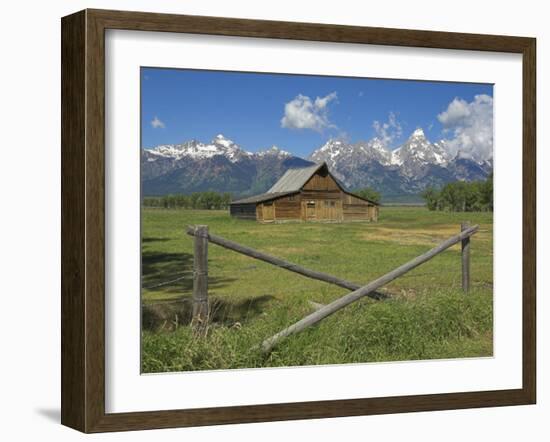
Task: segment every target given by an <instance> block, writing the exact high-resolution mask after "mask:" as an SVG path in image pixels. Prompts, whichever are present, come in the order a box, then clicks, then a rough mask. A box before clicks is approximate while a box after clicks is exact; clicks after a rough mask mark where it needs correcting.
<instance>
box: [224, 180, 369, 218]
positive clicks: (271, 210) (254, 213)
mask: <svg viewBox="0 0 550 442" xmlns="http://www.w3.org/2000/svg"><path fill="white" fill-rule="evenodd" d="M231 215H232V216H236V217H238V218H244V219H257V220H258V221H260V222H263V223H271V222H286V221H303V222H307V221H320V222H323V221H329V222H340V221H377V220H378V206H376V205H374V204H372V203H370V202H368V201H365V200H363V199H361V198H358V197H356V196H354V195H350V194H349V193H347V192H346V191H343V190H342V189H341V188H340V186H339V185H338V183H337V182H336V181H335V180H334V178H332V176H331V175H330V174H329V173H328V172H323V171H319V172H317V173H316V174H315V175H313V176H312V177H311V178H310V179H309V180H308V181H307V183H306V184H304V186H303V187H302V189H301V191H300V192H299V193H296V194H294V195H287V196H282V197H280V198H277V199H274V200H272V201H263V202H259V203H247V204H233V205H231Z"/></svg>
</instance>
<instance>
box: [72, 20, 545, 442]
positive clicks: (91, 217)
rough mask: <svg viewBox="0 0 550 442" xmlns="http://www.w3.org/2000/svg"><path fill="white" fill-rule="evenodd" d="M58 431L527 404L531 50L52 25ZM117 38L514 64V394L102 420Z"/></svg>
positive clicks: (154, 25)
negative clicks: (55, 33) (109, 133)
mask: <svg viewBox="0 0 550 442" xmlns="http://www.w3.org/2000/svg"><path fill="white" fill-rule="evenodd" d="M61 24H62V47H61V50H62V129H61V133H62V178H61V180H62V181H61V182H62V272H61V273H62V275H61V276H62V303H61V318H62V335H61V348H62V370H61V372H62V393H61V399H62V402H61V421H62V423H63V424H64V425H67V426H69V427H72V428H75V429H78V430H80V431H83V432H102V431H121V430H141V429H151V428H168V427H184V426H197V425H215V424H229V423H244V422H262V421H281V420H289V419H311V418H325V417H337V416H357V415H369V414H382V413H403V412H412V411H428V410H446V409H459V408H473V407H492V406H505V405H521V404H534V403H535V400H536V345H535V344H536V336H535V329H536V323H535V319H536V315H535V313H536V310H535V287H536V285H535V284H536V218H535V216H536V187H535V186H536V176H535V173H536V149H535V147H536V96H535V91H536V81H535V80H536V61H535V57H536V40H535V39H533V38H525V37H511V36H496V35H476V34H459V33H448V32H432V31H417V30H404V29H384V28H368V27H356V26H340V25H325V24H311V23H291V22H277V21H263V20H261V21H260V20H241V19H231V18H216V17H199V16H185V15H168V14H153V13H141V12H122V11H106V10H84V11H81V12H78V13H75V14H73V15H70V16H67V17H64V18H63V19H62V23H61ZM106 29H123V30H139V31H157V32H158V31H161V32H176V33H192V34H211V35H221V36H240V37H261V38H273V39H291V40H305V41H323V42H335V43H357V44H376V45H390V46H404V47H418V48H440V49H457V50H476V51H494V52H507V53H518V54H521V55H522V58H523V61H522V62H523V92H522V94H523V294H522V302H523V313H522V314H523V318H522V319H523V337H522V342H523V354H522V358H523V360H522V367H523V385H522V388H519V389H512V390H497V391H475V392H456V393H445V394H429V395H413V396H400V397H379V398H362V399H346V400H331V401H316V402H298V403H296V402H293V403H282V404H270V405H248V406H230V407H218V408H200V409H182V410H169V411H146V412H133V413H114V414H110V413H106V412H105V389H106V386H105V299H104V297H105V266H104V263H105V192H106V189H105V159H104V158H105V30H106Z"/></svg>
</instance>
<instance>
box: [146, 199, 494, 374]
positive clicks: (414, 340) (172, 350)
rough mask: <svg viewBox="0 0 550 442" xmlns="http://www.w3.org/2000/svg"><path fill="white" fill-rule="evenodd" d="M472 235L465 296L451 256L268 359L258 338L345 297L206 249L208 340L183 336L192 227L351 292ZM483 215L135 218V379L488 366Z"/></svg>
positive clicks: (487, 238)
mask: <svg viewBox="0 0 550 442" xmlns="http://www.w3.org/2000/svg"><path fill="white" fill-rule="evenodd" d="M464 220H467V221H470V222H471V223H473V224H480V231H479V232H478V233H477V234H475V235H474V236H473V237H472V242H471V265H472V267H471V278H472V290H471V292H470V293H469V294H467V295H466V294H464V293H463V292H462V290H461V263H460V245H456V246H453V247H452V248H450V249H448V250H447V251H445V252H443V253H442V254H440V255H438V256H436V257H435V258H434V259H432V260H431V261H429V262H427V263H425V264H423V265H421V266H420V267H418V268H416V269H415V270H413V271H411V272H409V273H407V274H405V275H404V276H402V277H400V278H398V279H397V280H395V281H393V282H392V283H390V284H388V285H387V286H386V287H384V288H383V289H381V290H380V291H381V292H384V293H386V294H389V295H391V298H390V299H387V300H384V301H374V300H371V299H369V298H364V299H362V300H360V301H358V302H356V303H355V304H352V305H350V306H348V307H346V308H344V309H342V310H340V311H338V312H337V313H335V314H334V315H332V316H330V317H328V318H326V319H325V320H323V321H322V322H321V323H319V324H318V325H316V326H314V327H311V328H310V329H308V330H306V331H304V332H302V333H299V334H297V335H294V336H291V337H289V338H287V339H285V340H283V341H282V342H281V343H280V344H279V345H278V346H277V347H276V348H275V349H274V350H273V351H272V352H271V353H270V354H269V355H264V354H262V353H261V352H260V351H259V350H257V349H254V347H255V346H257V345H258V344H260V343H261V342H262V341H263V340H264V339H265V338H268V337H270V336H272V335H273V334H275V333H276V332H278V331H280V330H282V329H283V328H285V327H287V326H289V325H291V324H293V323H294V322H296V321H298V320H299V319H301V318H302V317H304V316H306V315H307V314H309V313H311V312H312V311H313V308H312V306H311V304H310V302H309V301H313V302H316V303H322V304H326V303H329V302H331V301H333V300H335V299H337V298H338V297H340V296H343V295H344V294H346V293H347V291H346V290H345V289H342V288H340V287H336V286H333V285H330V284H327V283H324V282H320V281H315V280H312V279H308V278H306V277H303V276H300V275H297V274H294V273H291V272H288V271H286V270H282V269H278V268H276V267H274V266H271V265H269V264H266V263H263V262H260V261H257V260H254V259H252V258H249V257H246V256H243V255H240V254H237V253H235V252H232V251H230V250H226V249H223V248H221V247H219V246H216V245H213V244H210V245H209V258H208V266H209V269H208V270H209V299H210V301H211V311H212V312H211V318H212V322H211V324H210V326H209V330H208V334H207V336H206V337H205V338H202V339H201V338H197V337H195V336H194V335H193V333H192V332H191V330H190V327H189V321H190V309H191V303H190V299H191V292H192V285H193V282H192V267H193V239H192V238H191V237H190V236H188V235H186V234H185V233H184V228H185V226H187V225H191V224H207V225H208V226H209V229H210V232H212V233H215V234H217V235H220V236H223V237H225V238H227V239H231V240H233V241H237V242H239V243H241V244H244V245H247V246H250V247H253V248H257V249H258V250H261V251H264V252H267V253H270V254H272V255H276V256H279V257H282V258H284V259H287V260H289V261H291V262H294V263H297V264H300V265H303V266H305V267H308V268H311V269H314V270H319V271H322V272H326V273H329V274H332V275H335V276H339V277H341V278H344V279H347V280H349V281H353V282H356V283H359V284H366V283H368V282H369V281H371V280H373V279H375V278H377V277H379V276H381V275H383V274H385V273H387V272H388V271H390V270H392V269H394V268H395V267H397V266H399V265H401V264H403V263H405V262H407V261H408V260H410V259H412V258H414V257H416V256H417V255H419V254H421V253H423V252H425V251H427V250H428V249H430V248H432V247H434V246H435V245H436V244H437V243H438V242H440V241H442V240H444V239H446V238H448V237H450V236H452V235H454V234H456V233H458V232H459V230H460V222H461V221H464ZM492 263H493V237H492V213H487V212H483V213H450V212H430V211H428V210H427V209H425V208H423V207H381V209H380V219H379V221H378V222H377V223H341V224H317V223H307V224H306V223H287V224H259V223H256V222H254V221H244V220H237V219H232V218H231V217H229V215H228V213H227V212H226V211H213V210H208V211H206V210H205V211H200V210H184V209H182V210H178V209H153V208H144V209H143V211H142V273H143V276H142V277H143V291H142V303H143V312H142V328H143V330H142V371H143V372H145V373H151V372H165V371H189V370H213V369H230V368H252V367H274V366H295V365H317V364H341V363H360V362H377V361H402V360H418V359H442V358H459V357H480V356H491V355H492V351H493V349H492V341H493V337H492V321H493V310H492V308H493V298H492V292H493V288H492V282H493V264H492Z"/></svg>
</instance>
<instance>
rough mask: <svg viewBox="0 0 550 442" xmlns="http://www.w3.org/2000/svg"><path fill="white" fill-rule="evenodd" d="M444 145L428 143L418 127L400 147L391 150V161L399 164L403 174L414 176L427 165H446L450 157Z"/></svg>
mask: <svg viewBox="0 0 550 442" xmlns="http://www.w3.org/2000/svg"><path fill="white" fill-rule="evenodd" d="M444 147H445V145H444V143H435V144H432V143H430V142H429V141H428V139H427V138H426V135H425V134H424V131H423V130H422V129H420V128H419V129H416V130H415V131H414V132H413V133H412V134H411V136H410V137H409V139H408V140H407V141H405V143H403V145H402V146H401V147H399V148H398V149H395V150H394V151H393V152H392V160H391V163H392V164H395V165H397V166H399V167H400V168H401V170H402V172H403V174H405V175H407V176H416V175H418V174H419V173H420V172H421V169H422V168H424V167H425V166H427V165H438V166H443V167H445V166H446V165H447V163H448V162H449V160H450V159H451V158H450V155H449V153H448V152H447V151H446V150H445V148H444Z"/></svg>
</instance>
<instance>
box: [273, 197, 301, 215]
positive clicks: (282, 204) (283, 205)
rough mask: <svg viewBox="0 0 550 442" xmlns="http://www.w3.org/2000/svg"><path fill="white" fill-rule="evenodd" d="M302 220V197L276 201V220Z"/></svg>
mask: <svg viewBox="0 0 550 442" xmlns="http://www.w3.org/2000/svg"><path fill="white" fill-rule="evenodd" d="M299 219H300V195H290V196H286V197H283V198H279V199H277V200H275V220H276V221H290V220H299Z"/></svg>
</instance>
